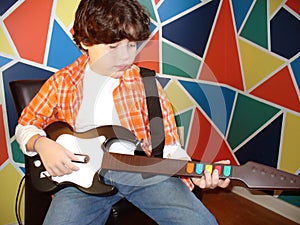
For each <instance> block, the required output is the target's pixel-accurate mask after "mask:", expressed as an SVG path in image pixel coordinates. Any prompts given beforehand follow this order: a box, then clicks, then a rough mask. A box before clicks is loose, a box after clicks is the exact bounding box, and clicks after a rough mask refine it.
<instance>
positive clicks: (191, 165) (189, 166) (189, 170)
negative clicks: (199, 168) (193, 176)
mask: <svg viewBox="0 0 300 225" xmlns="http://www.w3.org/2000/svg"><path fill="white" fill-rule="evenodd" d="M194 169H195V164H194V163H191V162H188V163H187V165H186V172H187V173H193V172H194Z"/></svg>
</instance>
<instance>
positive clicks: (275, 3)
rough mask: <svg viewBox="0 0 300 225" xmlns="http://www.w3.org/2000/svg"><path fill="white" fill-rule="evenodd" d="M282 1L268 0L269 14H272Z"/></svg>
mask: <svg viewBox="0 0 300 225" xmlns="http://www.w3.org/2000/svg"><path fill="white" fill-rule="evenodd" d="M282 2H284V0H272V1H269V4H270V15H273V13H274V12H275V11H276V10H277V9H278V7H279V6H280V5H281V4H282Z"/></svg>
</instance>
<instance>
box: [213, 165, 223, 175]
mask: <svg viewBox="0 0 300 225" xmlns="http://www.w3.org/2000/svg"><path fill="white" fill-rule="evenodd" d="M214 169H216V170H218V174H219V176H220V174H222V166H221V165H215V166H214Z"/></svg>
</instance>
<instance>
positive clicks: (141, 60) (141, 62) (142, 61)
mask: <svg viewBox="0 0 300 225" xmlns="http://www.w3.org/2000/svg"><path fill="white" fill-rule="evenodd" d="M158 34H159V33H158V32H156V34H155V35H154V36H153V37H152V38H151V40H150V41H149V42H148V43H147V45H146V46H145V47H144V48H143V49H142V51H141V52H140V53H139V54H138V55H137V56H136V58H135V64H137V65H138V66H140V67H146V68H151V69H153V70H155V71H156V72H157V73H159V72H160V71H159V62H160V60H159V46H160V44H159V41H158V40H159V35H158Z"/></svg>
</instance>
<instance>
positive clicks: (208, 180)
mask: <svg viewBox="0 0 300 225" xmlns="http://www.w3.org/2000/svg"><path fill="white" fill-rule="evenodd" d="M204 178H205V188H210V187H211V185H212V175H211V173H210V171H208V170H204Z"/></svg>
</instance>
